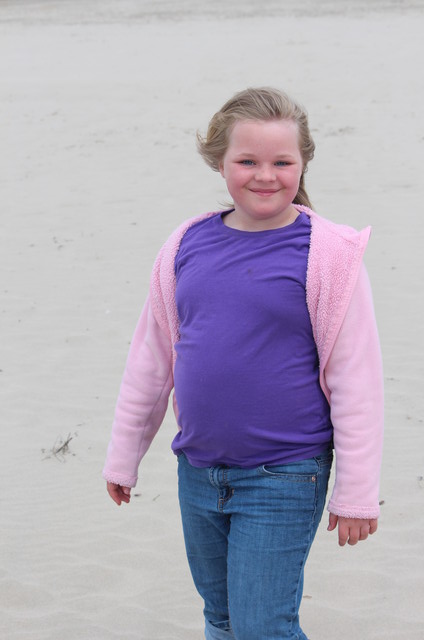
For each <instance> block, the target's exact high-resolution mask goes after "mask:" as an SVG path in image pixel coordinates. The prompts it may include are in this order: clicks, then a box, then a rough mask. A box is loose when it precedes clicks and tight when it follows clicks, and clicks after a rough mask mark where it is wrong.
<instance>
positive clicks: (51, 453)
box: [41, 432, 78, 462]
mask: <svg viewBox="0 0 424 640" xmlns="http://www.w3.org/2000/svg"><path fill="white" fill-rule="evenodd" d="M77 435H78V433H77V432H75V433H68V435H67V437H66V438H62V436H59V437H58V438H57V439H56V441H55V443H54V445H53V446H52V447H51V448H50V449H41V452H42V453H44V454H47V455H45V456H44V458H43V460H47V459H49V458H52V457H53V458H56V460H59V461H60V462H65V456H66V455H73V456H74V455H75V453H72V452H71V450H70V448H69V443H70V442H71V440H73V439H74V438H76V437H77Z"/></svg>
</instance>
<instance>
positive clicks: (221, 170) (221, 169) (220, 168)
mask: <svg viewBox="0 0 424 640" xmlns="http://www.w3.org/2000/svg"><path fill="white" fill-rule="evenodd" d="M218 169H219V173H220V174H221V176H222V177H223V178H225V175H224V163H223V162H222V160H221V162H220V163H219V164H218Z"/></svg>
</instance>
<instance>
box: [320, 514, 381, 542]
mask: <svg viewBox="0 0 424 640" xmlns="http://www.w3.org/2000/svg"><path fill="white" fill-rule="evenodd" d="M337 523H338V525H339V545H340V546H341V547H343V546H344V545H345V544H346V542H347V543H348V544H351V545H353V544H356V543H357V542H359V540H366V539H367V538H368V535H372V534H373V533H375V532H376V531H377V524H378V520H377V519H375V520H363V519H362V518H343V517H342V516H336V515H334V513H330V518H329V524H328V527H327V531H333V530H334V529H335V528H336V526H337Z"/></svg>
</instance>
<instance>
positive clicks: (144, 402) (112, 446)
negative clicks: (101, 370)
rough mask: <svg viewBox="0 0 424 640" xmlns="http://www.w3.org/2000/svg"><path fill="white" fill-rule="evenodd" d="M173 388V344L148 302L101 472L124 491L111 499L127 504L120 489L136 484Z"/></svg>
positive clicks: (132, 350) (121, 391)
mask: <svg viewBox="0 0 424 640" xmlns="http://www.w3.org/2000/svg"><path fill="white" fill-rule="evenodd" d="M172 388H173V374H172V344H171V341H170V339H169V337H168V336H166V335H165V333H164V332H163V331H162V329H161V328H160V327H159V325H158V323H157V321H156V318H155V316H154V314H153V311H152V308H151V304H150V300H149V298H147V301H146V303H145V305H144V307H143V311H142V313H141V316H140V319H139V322H138V324H137V328H136V330H135V333H134V336H133V339H132V342H131V347H130V351H129V354H128V359H127V363H126V366H125V371H124V376H123V379H122V384H121V388H120V392H119V396H118V401H117V404H116V410H115V420H114V423H113V427H112V436H111V440H110V443H109V447H108V452H107V458H106V464H105V467H104V469H103V477H104V478H105V480H107V481H108V482H109V483H111V484H114V485H119V486H120V487H121V488H122V489H123V490H124V495H122V494H121V493H119V495H118V494H117V493H116V492H115V493H114V495H111V497H112V498H113V499H114V500H115V498H118V499H120V500H121V501H122V500H123V501H125V502H127V500H126V499H125V496H127V497H129V493H128V492H126V491H125V489H126V488H130V487H134V486H135V485H136V483H137V475H138V466H139V464H140V461H141V458H142V457H143V455H144V454H145V453H146V451H147V449H148V448H149V446H150V444H151V442H152V440H153V438H154V436H155V435H156V433H157V431H158V429H159V427H160V425H161V424H162V421H163V418H164V416H165V413H166V410H167V407H168V399H169V394H170V392H171V389H172ZM109 493H110V492H109ZM115 502H117V500H115Z"/></svg>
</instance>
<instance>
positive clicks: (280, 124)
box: [228, 119, 299, 146]
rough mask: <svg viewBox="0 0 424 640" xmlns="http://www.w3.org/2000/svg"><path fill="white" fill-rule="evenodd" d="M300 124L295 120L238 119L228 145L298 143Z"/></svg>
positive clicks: (230, 133)
mask: <svg viewBox="0 0 424 640" xmlns="http://www.w3.org/2000/svg"><path fill="white" fill-rule="evenodd" d="M298 134H299V130H298V126H297V123H296V122H295V121H294V120H283V119H279V120H276V119H275V120H237V121H236V122H235V123H234V125H233V127H232V128H231V130H230V132H229V136H228V146H234V145H236V146H237V145H239V144H255V145H256V144H259V145H262V144H264V143H266V142H269V143H274V144H277V145H278V144H281V143H285V144H287V143H289V144H290V143H291V144H295V145H296V146H297V145H298Z"/></svg>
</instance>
